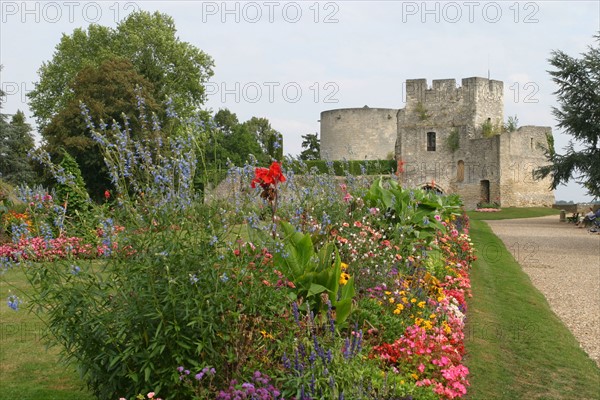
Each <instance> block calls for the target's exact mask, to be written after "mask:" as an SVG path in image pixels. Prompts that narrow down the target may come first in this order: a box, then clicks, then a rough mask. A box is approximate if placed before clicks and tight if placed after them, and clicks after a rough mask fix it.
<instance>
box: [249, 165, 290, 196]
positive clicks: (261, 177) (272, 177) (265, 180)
mask: <svg viewBox="0 0 600 400" xmlns="http://www.w3.org/2000/svg"><path fill="white" fill-rule="evenodd" d="M279 182H285V176H284V175H283V173H282V172H281V165H279V163H278V162H273V163H272V164H271V166H270V167H269V168H268V169H267V168H256V169H255V170H254V179H252V183H251V184H250V186H252V187H253V188H255V187H256V184H259V185H260V186H262V188H263V189H267V188H268V187H269V186H270V185H271V184H273V186H277V183H279Z"/></svg>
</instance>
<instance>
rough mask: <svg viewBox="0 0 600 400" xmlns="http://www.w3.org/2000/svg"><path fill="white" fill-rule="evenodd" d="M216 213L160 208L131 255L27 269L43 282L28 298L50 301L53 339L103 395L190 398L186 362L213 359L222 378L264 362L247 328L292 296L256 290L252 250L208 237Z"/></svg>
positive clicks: (192, 365) (261, 323) (264, 323)
mask: <svg viewBox="0 0 600 400" xmlns="http://www.w3.org/2000/svg"><path fill="white" fill-rule="evenodd" d="M216 219H218V216H216V215H213V214H211V213H209V212H207V210H206V209H201V208H199V209H197V210H194V212H190V213H189V214H187V215H179V216H176V215H169V216H165V217H164V218H161V217H158V219H157V220H155V221H154V223H153V224H152V225H150V226H138V227H137V229H138V231H139V230H142V231H146V232H148V233H146V234H137V235H136V234H132V235H130V236H129V239H130V241H129V244H130V245H131V246H132V247H133V248H135V249H138V250H137V251H136V252H135V254H132V255H130V256H129V257H127V256H126V255H122V256H118V255H116V256H114V257H112V258H110V259H107V260H99V261H82V260H78V261H75V260H65V261H64V262H59V263H55V264H51V263H47V264H39V265H36V266H34V267H32V268H27V269H25V270H24V271H25V273H26V274H27V275H28V278H29V279H30V281H31V282H32V283H33V285H34V287H35V288H36V290H37V291H36V293H35V295H34V297H33V298H32V299H31V300H30V305H31V307H32V308H36V307H43V308H44V309H45V310H46V317H47V320H48V328H49V330H50V333H51V337H52V338H53V342H54V343H57V344H60V345H61V347H62V348H63V349H64V351H63V356H64V357H66V358H67V359H69V360H71V361H74V362H76V364H77V365H78V367H79V369H80V372H81V373H82V374H83V377H84V379H85V381H86V382H87V383H88V385H89V386H90V389H91V390H92V391H93V392H94V393H95V395H96V396H97V397H98V398H99V399H115V398H119V397H126V398H131V397H133V396H135V395H136V394H137V393H148V392H150V391H155V392H157V393H160V397H161V398H163V399H171V400H173V399H182V398H190V393H189V387H187V386H185V385H182V383H181V381H180V380H179V377H178V375H179V374H178V372H177V370H176V368H177V367H178V366H180V365H185V366H186V368H188V369H190V370H199V369H201V368H203V367H205V366H208V365H211V366H215V367H216V368H217V369H218V370H219V377H218V379H217V381H216V382H215V383H216V384H218V385H220V386H221V387H222V386H223V385H224V384H226V382H227V381H228V379H231V377H232V375H234V374H235V375H239V374H243V373H244V371H247V370H249V371H254V370H255V369H256V368H259V364H258V363H259V362H261V360H260V359H256V358H254V355H255V354H256V353H255V350H254V349H255V348H256V343H255V341H256V340H258V338H254V341H249V339H248V337H247V336H246V333H247V332H248V331H252V330H256V329H259V328H262V329H264V328H265V327H266V328H268V329H271V328H269V326H270V324H271V323H272V322H271V321H275V319H274V318H273V317H271V316H272V315H278V314H279V313H280V312H281V310H282V308H283V307H285V305H286V303H285V300H284V298H283V296H279V293H278V292H273V291H269V292H266V291H264V290H256V287H255V286H254V285H253V283H254V279H252V276H253V274H254V271H251V270H249V269H248V263H249V262H251V261H253V260H255V259H256V258H255V257H256V255H255V254H243V255H241V256H239V257H235V256H233V254H232V252H231V251H229V252H226V251H225V249H223V248H220V247H218V246H215V245H214V244H211V242H210V239H211V236H210V235H211V234H216V235H218V236H221V235H223V232H222V231H213V232H209V231H207V230H205V229H204V227H206V226H207V225H209V224H210V223H211V221H215V220H216ZM150 227H152V231H149V230H148V229H149V228H150ZM198 227H201V229H198ZM224 255H225V257H223V256H224ZM75 266H76V267H77V269H75V268H74V267H75ZM265 278H271V276H269V275H263V274H261V279H265ZM278 298H279V301H277V300H278Z"/></svg>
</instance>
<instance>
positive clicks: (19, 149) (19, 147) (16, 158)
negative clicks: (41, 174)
mask: <svg viewBox="0 0 600 400" xmlns="http://www.w3.org/2000/svg"><path fill="white" fill-rule="evenodd" d="M2 96H4V93H3V92H1V91H0V97H2ZM1 105H2V103H1V100H0V108H1ZM7 119H8V115H6V114H3V113H0V179H2V180H5V181H7V182H10V183H12V184H15V185H19V184H23V183H26V184H33V183H34V182H35V180H36V174H35V172H34V169H33V165H32V164H31V162H30V161H29V159H28V157H27V153H28V152H29V151H30V150H31V149H33V148H34V146H35V142H34V140H33V135H32V130H31V126H30V125H29V124H28V123H27V122H26V120H25V114H23V112H22V111H20V110H19V111H17V112H16V114H14V115H13V116H12V118H11V121H10V123H8V122H7Z"/></svg>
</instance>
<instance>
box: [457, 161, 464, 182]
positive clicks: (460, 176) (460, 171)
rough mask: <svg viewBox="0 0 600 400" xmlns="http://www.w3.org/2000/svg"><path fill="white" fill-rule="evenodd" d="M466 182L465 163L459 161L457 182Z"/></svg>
mask: <svg viewBox="0 0 600 400" xmlns="http://www.w3.org/2000/svg"><path fill="white" fill-rule="evenodd" d="M464 180H465V162H464V161H463V160H459V161H458V164H457V165H456V182H463V181H464Z"/></svg>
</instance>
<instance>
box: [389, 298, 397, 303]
mask: <svg viewBox="0 0 600 400" xmlns="http://www.w3.org/2000/svg"><path fill="white" fill-rule="evenodd" d="M388 301H389V302H390V304H393V303H394V301H396V300H394V298H393V297H390V298H389V299H388Z"/></svg>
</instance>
